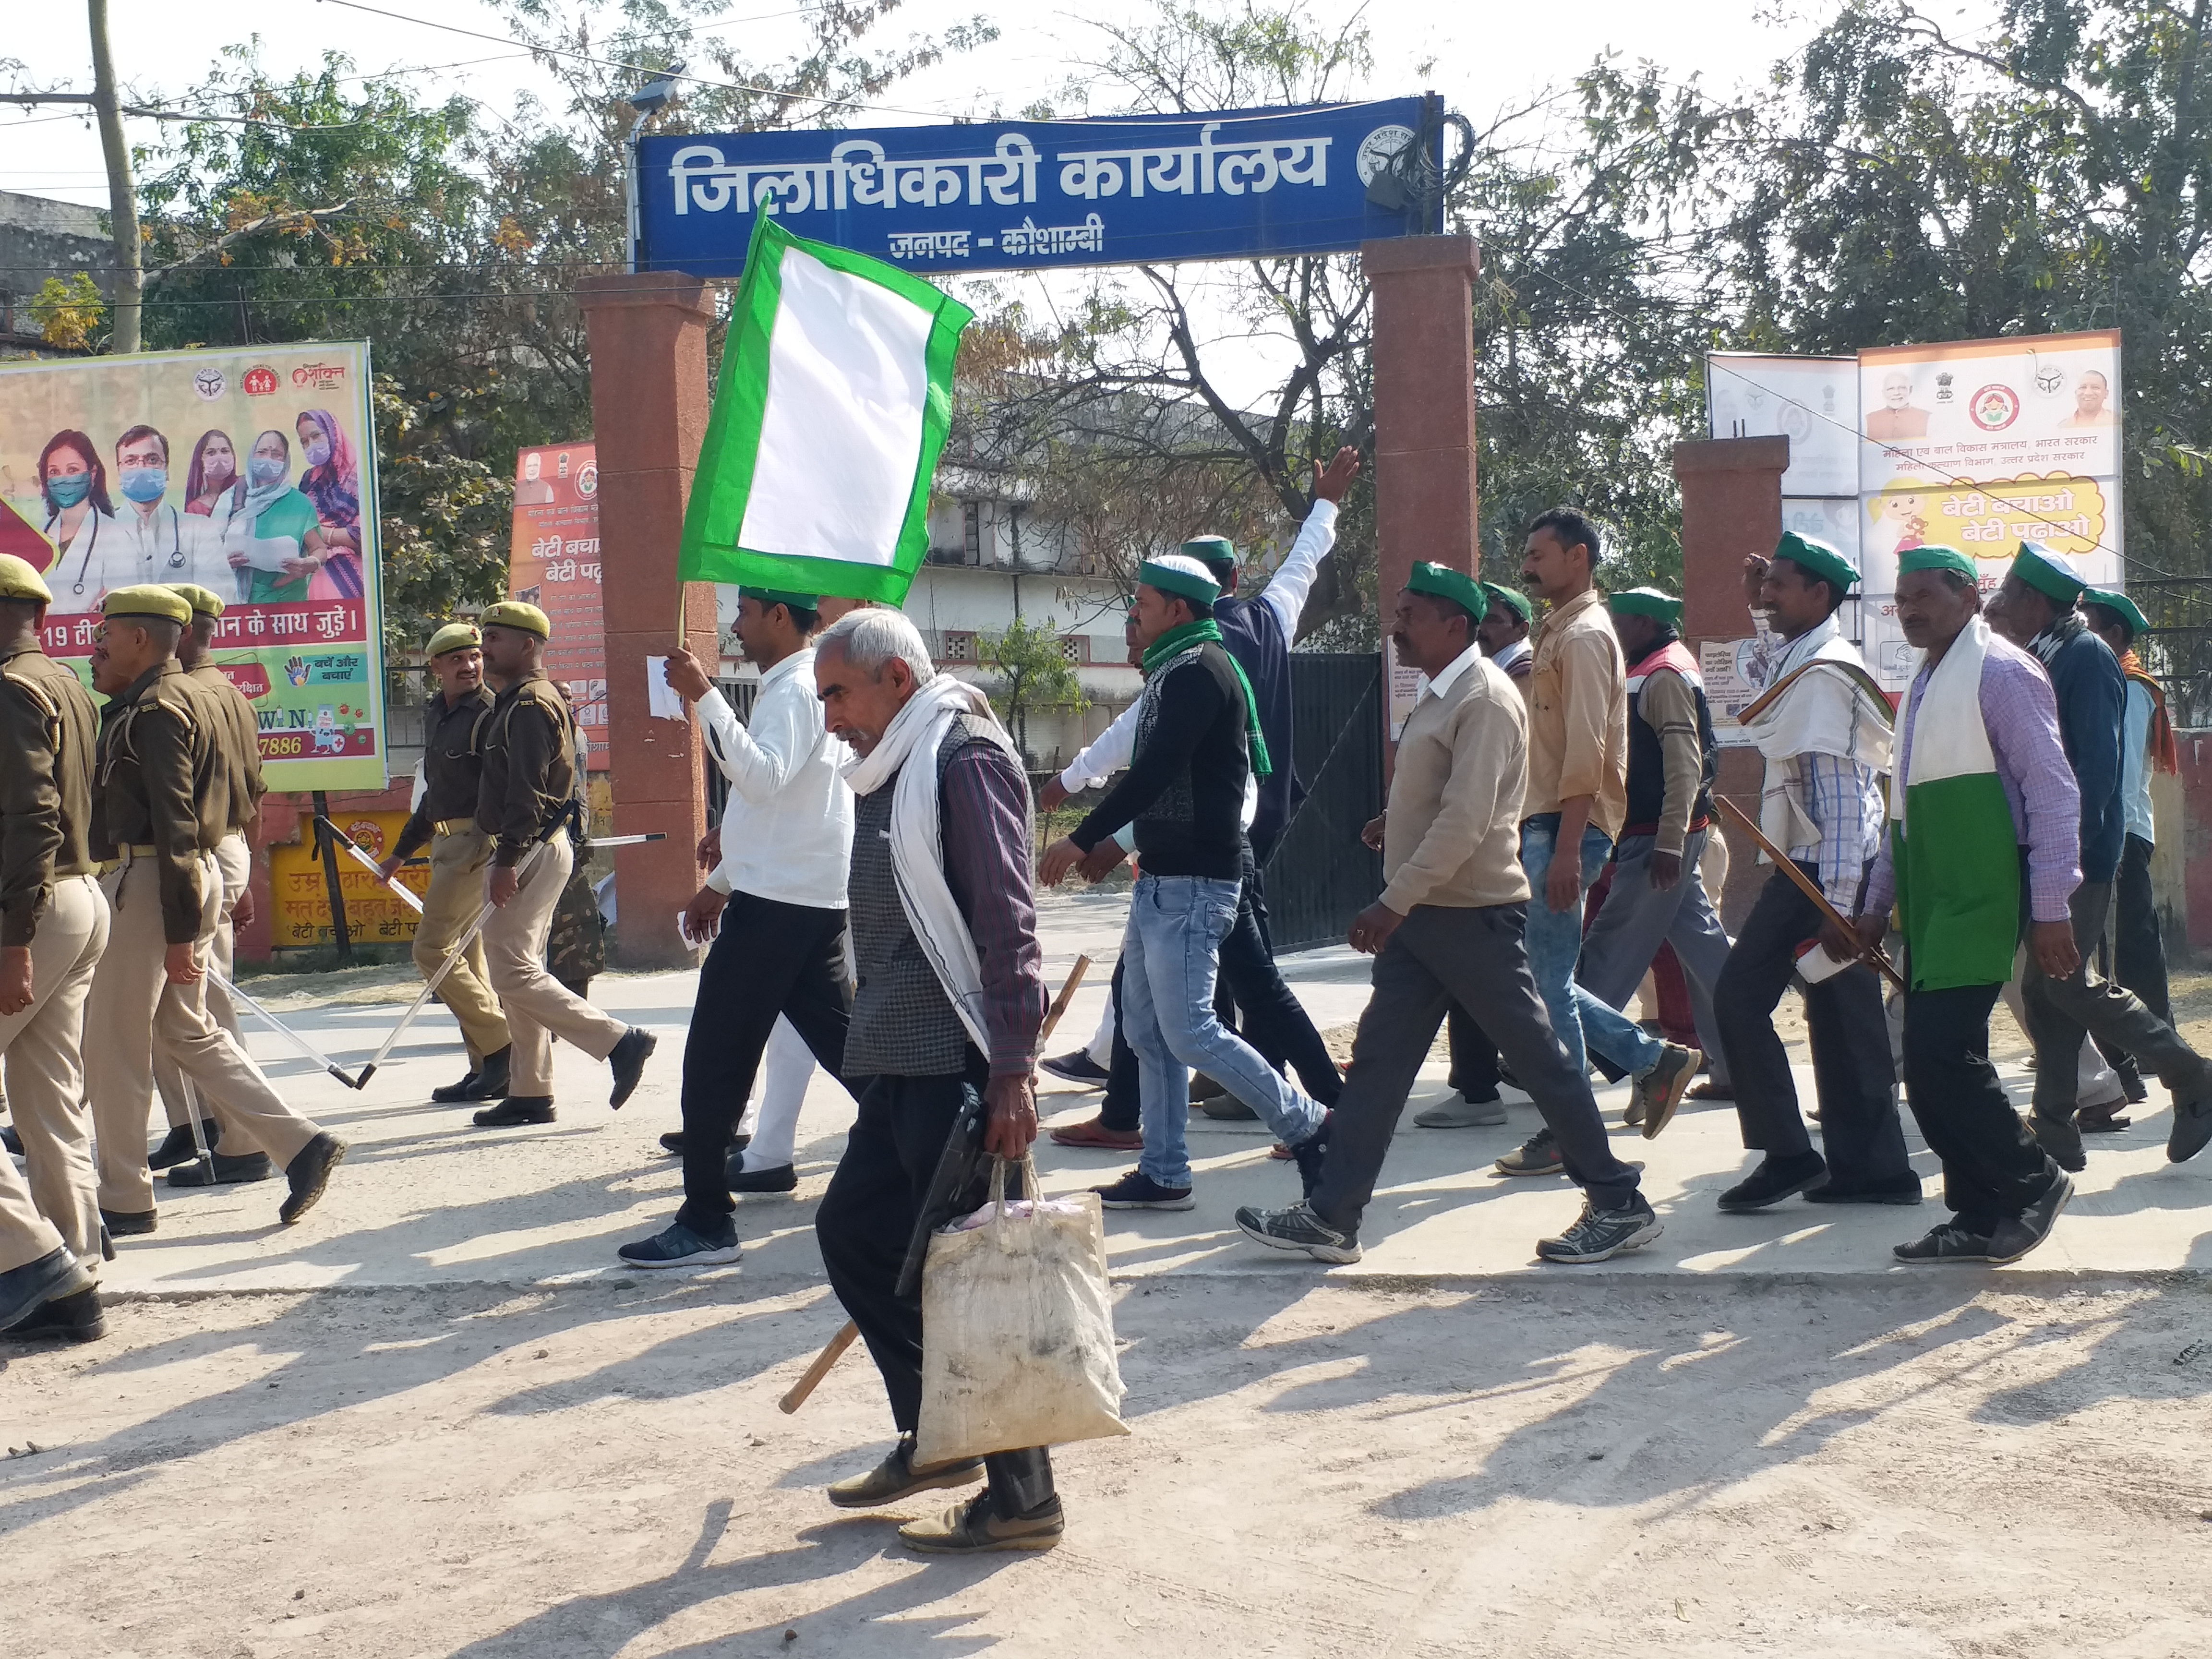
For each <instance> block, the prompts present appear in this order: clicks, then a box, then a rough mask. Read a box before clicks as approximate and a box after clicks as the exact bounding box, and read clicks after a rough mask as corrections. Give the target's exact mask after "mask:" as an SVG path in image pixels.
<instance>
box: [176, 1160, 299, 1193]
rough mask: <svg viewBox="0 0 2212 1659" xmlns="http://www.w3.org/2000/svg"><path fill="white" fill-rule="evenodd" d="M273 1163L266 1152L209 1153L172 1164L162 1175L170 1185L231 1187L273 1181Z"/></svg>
mask: <svg viewBox="0 0 2212 1659" xmlns="http://www.w3.org/2000/svg"><path fill="white" fill-rule="evenodd" d="M165 1179H167V1182H168V1183H169V1184H170V1185H171V1186H172V1187H234V1186H239V1185H241V1184H243V1183H244V1182H249V1181H274V1180H275V1179H276V1164H274V1163H272V1162H271V1161H270V1157H269V1154H268V1153H266V1152H248V1153H246V1155H245V1156H244V1157H242V1158H226V1157H224V1156H223V1155H222V1153H221V1152H210V1153H209V1154H208V1155H207V1156H206V1157H205V1158H194V1159H193V1160H192V1161H191V1163H189V1164H171V1165H170V1166H169V1173H168V1175H167V1176H166V1177H165Z"/></svg>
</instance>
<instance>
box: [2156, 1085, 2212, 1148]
mask: <svg viewBox="0 0 2212 1659" xmlns="http://www.w3.org/2000/svg"><path fill="white" fill-rule="evenodd" d="M2208 1144H2212V1096H2207V1097H2204V1098H2203V1099H2202V1100H2177V1101H2175V1102H2174V1103H2173V1127H2172V1128H2171V1129H2169V1130H2167V1131H2166V1162H2167V1163H2169V1164H2186V1163H2188V1162H2189V1160H2190V1159H2191V1158H2194V1157H2196V1156H2197V1153H2199V1152H2203V1150H2204V1148H2205V1146H2207V1145H2208Z"/></svg>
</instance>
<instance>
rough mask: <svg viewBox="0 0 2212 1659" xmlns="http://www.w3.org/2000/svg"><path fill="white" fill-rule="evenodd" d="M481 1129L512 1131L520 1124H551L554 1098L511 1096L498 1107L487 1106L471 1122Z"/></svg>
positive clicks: (548, 1096) (546, 1096)
mask: <svg viewBox="0 0 2212 1659" xmlns="http://www.w3.org/2000/svg"><path fill="white" fill-rule="evenodd" d="M471 1121H473V1122H474V1123H475V1124H476V1126H477V1127H478V1128H479V1129H511V1128H513V1127H515V1126H516V1125H517V1124H519V1123H550V1122H551V1121H553V1097H552V1096H550V1095H509V1096H508V1097H507V1098H506V1099H505V1100H502V1101H501V1102H500V1103H499V1104H498V1105H496V1106H487V1107H485V1108H484V1109H483V1110H482V1111H481V1112H478V1113H477V1114H475V1115H474V1117H473V1118H472V1120H471Z"/></svg>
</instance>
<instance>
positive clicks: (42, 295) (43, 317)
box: [30, 270, 107, 351]
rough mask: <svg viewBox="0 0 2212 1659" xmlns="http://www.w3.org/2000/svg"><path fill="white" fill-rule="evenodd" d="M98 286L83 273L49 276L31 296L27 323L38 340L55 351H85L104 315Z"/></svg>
mask: <svg viewBox="0 0 2212 1659" xmlns="http://www.w3.org/2000/svg"><path fill="white" fill-rule="evenodd" d="M106 309H107V307H106V301H103V300H102V299H101V298H100V285H99V284H98V283H94V281H93V280H92V278H91V277H90V276H88V275H86V274H85V273H84V272H83V271H82V270H79V271H74V272H72V273H70V275H69V276H49V277H47V278H46V281H45V282H43V283H40V284H39V291H38V292H37V293H36V294H34V295H32V296H31V305H30V312H31V320H32V322H33V323H34V324H36V325H38V330H39V337H40V339H42V340H44V341H45V342H46V343H47V344H48V345H50V346H52V347H53V348H54V349H56V350H57V351H88V350H90V349H92V341H93V336H94V332H95V331H97V330H98V329H99V327H100V318H101V317H102V316H104V315H105V314H106Z"/></svg>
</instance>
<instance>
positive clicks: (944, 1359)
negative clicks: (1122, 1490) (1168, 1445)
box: [914, 1158, 1128, 1463]
mask: <svg viewBox="0 0 2212 1659" xmlns="http://www.w3.org/2000/svg"><path fill="white" fill-rule="evenodd" d="M1022 1173H1023V1179H1024V1190H1025V1191H1028V1192H1032V1193H1033V1192H1035V1191H1036V1166H1035V1165H1034V1164H1030V1162H1029V1160H1028V1159H1027V1158H1024V1159H1023V1161H1022ZM991 1200H992V1204H993V1206H994V1209H995V1210H996V1212H997V1213H996V1214H994V1217H993V1218H992V1219H991V1220H990V1221H989V1222H988V1223H987V1224H986V1225H983V1226H981V1227H978V1228H976V1229H975V1230H974V1231H969V1232H954V1233H934V1234H932V1235H931V1237H930V1240H929V1256H928V1260H927V1261H926V1262H925V1264H924V1265H923V1267H922V1273H921V1427H920V1430H919V1431H918V1432H917V1434H916V1437H915V1449H914V1461H915V1462H917V1463H936V1462H944V1461H945V1460H946V1459H948V1458H958V1457H979V1456H981V1455H984V1454H986V1453H987V1452H998V1451H1015V1450H1018V1449H1021V1448H1023V1447H1025V1446H1054V1445H1065V1444H1066V1443H1067V1442H1069V1441H1071V1440H1097V1439H1102V1438H1104V1437H1108V1436H1110V1435H1117V1434H1127V1433H1128V1428H1127V1425H1124V1424H1123V1423H1122V1421H1121V1394H1122V1389H1121V1365H1120V1364H1119V1363H1118V1361H1117V1360H1116V1358H1115V1352H1114V1309H1113V1304H1112V1302H1111V1301H1110V1300H1109V1295H1108V1291H1107V1284H1106V1224H1105V1218H1104V1217H1103V1214H1102V1213H1101V1212H1100V1211H1099V1207H1098V1198H1097V1194H1095V1193H1085V1194H1082V1196H1081V1197H1080V1198H1079V1199H1077V1200H1074V1202H1075V1204H1076V1206H1077V1208H1076V1210H1075V1211H1074V1212H1073V1213H1070V1212H1068V1211H1067V1210H1066V1208H1065V1207H1063V1204H1062V1203H1054V1204H1050V1205H1043V1206H1033V1212H1032V1213H1031V1214H1029V1215H1019V1214H1014V1213H1010V1212H1008V1211H1007V1209H1006V1164H1005V1162H1004V1160H1000V1162H999V1163H997V1164H994V1166H993V1168H992V1170H991Z"/></svg>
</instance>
